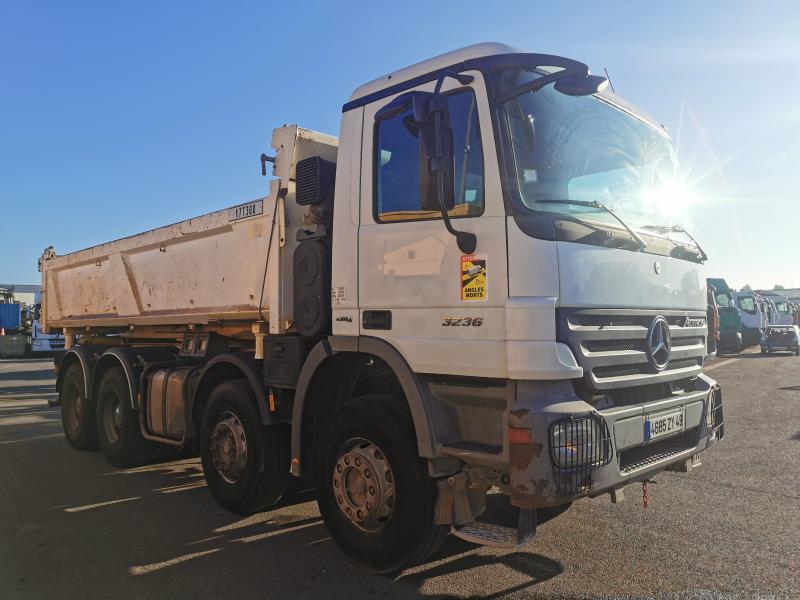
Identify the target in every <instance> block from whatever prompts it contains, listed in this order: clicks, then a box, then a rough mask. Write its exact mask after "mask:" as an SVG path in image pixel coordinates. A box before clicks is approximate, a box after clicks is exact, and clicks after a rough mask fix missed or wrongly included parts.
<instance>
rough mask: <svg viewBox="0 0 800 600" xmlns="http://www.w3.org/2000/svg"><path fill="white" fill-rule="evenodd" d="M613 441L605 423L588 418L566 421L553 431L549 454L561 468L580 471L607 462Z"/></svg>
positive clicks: (590, 416) (598, 418)
mask: <svg viewBox="0 0 800 600" xmlns="http://www.w3.org/2000/svg"><path fill="white" fill-rule="evenodd" d="M610 446H611V439H610V436H609V434H608V427H606V424H605V421H604V420H603V419H602V418H600V417H597V416H593V415H589V416H586V417H580V418H570V419H564V420H562V421H556V422H555V423H553V425H552V427H551V429H550V452H551V458H552V460H553V463H554V464H555V465H556V466H557V467H558V468H560V469H581V468H585V467H589V466H594V465H603V464H606V463H608V461H609V460H610V458H611V456H610V455H611V448H610Z"/></svg>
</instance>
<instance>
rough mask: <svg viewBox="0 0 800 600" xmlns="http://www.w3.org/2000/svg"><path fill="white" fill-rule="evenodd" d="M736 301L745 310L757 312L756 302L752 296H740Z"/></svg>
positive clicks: (752, 312)
mask: <svg viewBox="0 0 800 600" xmlns="http://www.w3.org/2000/svg"><path fill="white" fill-rule="evenodd" d="M736 302H737V304H738V305H739V308H741V309H742V310H743V311H745V312H748V313H751V314H754V313H755V312H756V303H755V302H754V301H753V297H752V296H739V297H738V298H737V299H736Z"/></svg>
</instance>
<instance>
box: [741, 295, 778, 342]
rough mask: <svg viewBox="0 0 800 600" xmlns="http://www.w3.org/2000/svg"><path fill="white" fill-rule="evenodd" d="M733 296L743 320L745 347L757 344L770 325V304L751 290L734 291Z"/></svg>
mask: <svg viewBox="0 0 800 600" xmlns="http://www.w3.org/2000/svg"><path fill="white" fill-rule="evenodd" d="M733 297H734V300H735V301H736V308H738V309H739V316H740V317H741V321H742V331H741V333H742V344H743V346H745V347H749V346H755V345H757V344H759V343H760V342H761V337H762V336H763V335H764V331H765V330H766V329H767V325H769V310H768V308H769V304H768V303H767V302H765V300H764V298H763V297H762V296H760V295H759V294H756V293H755V292H753V291H751V290H745V289H743V290H740V291H738V292H733Z"/></svg>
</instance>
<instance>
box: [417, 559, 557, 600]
mask: <svg viewBox="0 0 800 600" xmlns="http://www.w3.org/2000/svg"><path fill="white" fill-rule="evenodd" d="M498 566H500V567H501V568H503V569H504V570H510V571H512V572H514V573H516V574H518V575H522V576H523V577H524V578H525V581H523V582H521V583H518V584H516V585H511V586H508V587H503V588H502V589H500V590H495V591H491V592H488V593H486V594H481V595H475V594H470V596H469V597H470V598H481V599H484V600H490V599H493V598H505V597H506V596H508V595H510V594H514V593H516V592H520V591H522V590H525V589H528V588H530V587H532V586H535V585H538V584H540V583H543V582H545V581H547V580H549V579H552V578H553V577H556V576H557V575H560V574H561V573H562V572H563V568H562V566H561V563H559V562H558V561H555V560H553V559H551V558H547V557H546V556H542V555H540V554H533V553H528V552H524V551H514V552H510V553H509V554H504V555H501V556H482V555H478V554H469V555H467V556H463V557H460V558H457V559H455V560H451V561H448V562H446V563H444V564H440V565H436V566H433V567H430V568H427V569H425V568H423V569H422V570H421V571H416V572H415V573H414V574H413V575H409V576H407V577H404V578H403V579H404V580H405V581H408V582H413V583H415V584H416V585H417V587H418V589H419V588H422V587H423V586H424V584H425V583H426V582H427V581H428V580H430V579H433V578H436V577H447V576H451V575H452V576H456V577H469V574H468V572H469V570H470V569H480V568H483V567H495V568H497V567H498ZM426 597H429V598H436V599H437V600H450V599H451V598H452V599H455V598H462V597H463V596H460V595H458V596H457V595H450V594H433V595H429V596H426Z"/></svg>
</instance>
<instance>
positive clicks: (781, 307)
mask: <svg viewBox="0 0 800 600" xmlns="http://www.w3.org/2000/svg"><path fill="white" fill-rule="evenodd" d="M775 308H777V309H778V312H781V313H788V312H789V303H788V302H784V301H781V300H779V301H777V302H776V303H775Z"/></svg>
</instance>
